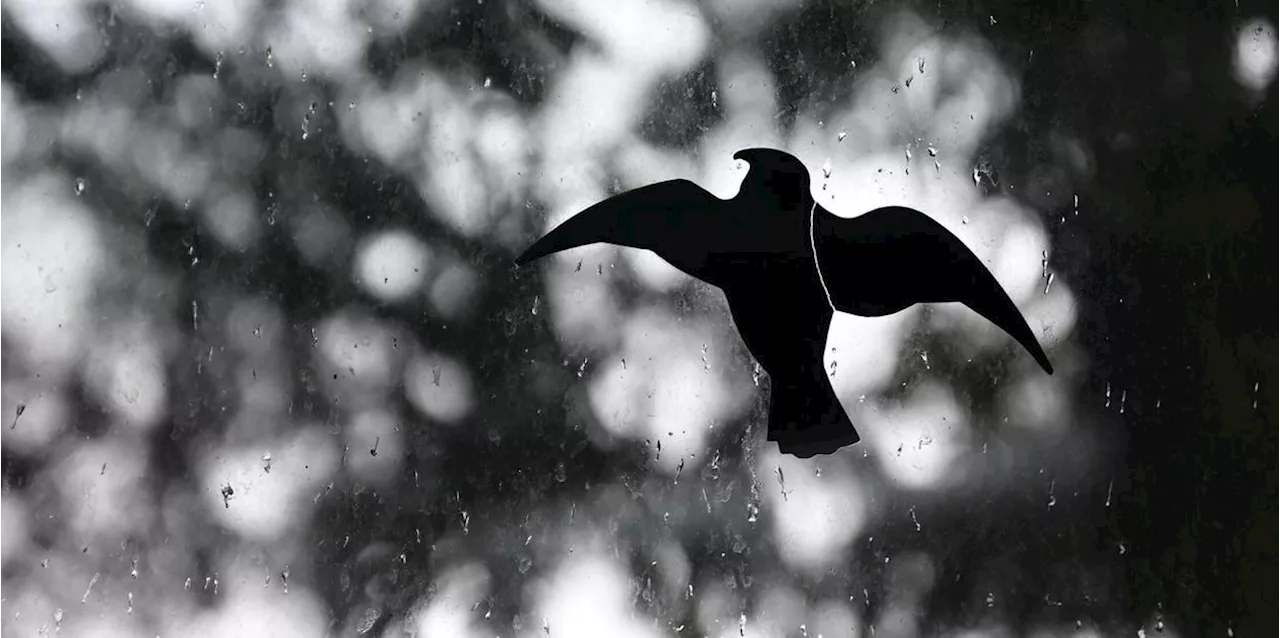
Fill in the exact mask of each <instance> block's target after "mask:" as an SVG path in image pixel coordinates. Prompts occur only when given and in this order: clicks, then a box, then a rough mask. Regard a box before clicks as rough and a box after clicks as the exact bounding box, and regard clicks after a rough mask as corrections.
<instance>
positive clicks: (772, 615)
mask: <svg viewBox="0 0 1280 638" xmlns="http://www.w3.org/2000/svg"><path fill="white" fill-rule="evenodd" d="M806 607H807V606H806V605H805V599H804V596H803V595H802V594H801V593H800V592H799V591H796V589H795V587H792V586H790V585H787V584H782V583H770V584H768V585H766V586H765V591H764V593H763V594H762V595H761V596H760V598H759V599H758V602H757V603H756V606H755V609H754V610H753V611H752V613H751V618H750V619H748V620H747V623H746V631H745V632H742V633H739V631H740V630H739V631H734V632H733V633H731V634H730V635H731V636H732V635H739V636H745V637H747V638H773V637H778V638H781V637H782V636H792V635H794V634H795V632H796V630H798V629H799V628H800V624H801V623H802V622H804V619H805V612H807V611H808V609H806ZM739 621H741V618H739ZM734 629H739V628H737V627H735V628H734Z"/></svg>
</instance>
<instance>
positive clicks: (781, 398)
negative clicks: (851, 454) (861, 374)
mask: <svg viewBox="0 0 1280 638" xmlns="http://www.w3.org/2000/svg"><path fill="white" fill-rule="evenodd" d="M769 385H770V395H771V396H770V397H769V434H768V436H767V437H766V439H767V440H769V441H777V442H778V451H780V452H782V453H783V454H791V455H793V456H796V457H799V458H802V459H806V458H809V457H811V456H814V455H816V454H831V453H833V452H835V451H836V450H839V449H840V448H842V447H844V446H846V445H853V444H854V443H857V442H858V441H859V440H860V439H861V437H859V436H858V431H857V430H856V429H854V427H853V422H852V421H850V420H849V415H848V414H847V413H845V411H844V407H843V406H841V405H840V400H839V399H838V398H837V397H836V393H835V390H834V389H833V388H832V387H831V381H830V380H829V379H828V378H827V375H826V372H825V371H824V370H823V369H822V366H821V364H819V365H817V366H815V367H814V371H813V372H812V373H810V374H796V375H789V376H788V375H778V376H774V375H771V378H770V381H769Z"/></svg>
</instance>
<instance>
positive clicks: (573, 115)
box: [539, 7, 660, 184]
mask: <svg viewBox="0 0 1280 638" xmlns="http://www.w3.org/2000/svg"><path fill="white" fill-rule="evenodd" d="M601 8H602V9H603V7H601ZM654 48H660V47H654ZM550 89H551V93H550V95H549V96H548V101H547V102H546V103H545V104H544V105H543V106H542V109H541V111H540V115H539V117H540V120H541V121H540V124H541V128H542V136H541V137H542V140H541V141H542V147H543V156H544V157H547V158H549V159H550V160H551V161H550V162H548V163H549V164H551V165H550V166H546V167H545V169H546V170H547V172H548V174H547V175H546V176H544V178H543V179H544V181H546V182H548V183H550V184H557V180H556V178H555V175H553V174H552V173H551V171H553V170H556V168H555V166H554V165H555V164H559V163H561V162H566V161H570V160H572V159H573V158H574V157H587V158H590V157H592V156H594V155H595V154H596V153H598V152H599V151H601V150H604V149H606V148H608V147H609V146H611V145H612V144H614V143H616V142H617V141H619V140H620V139H622V138H623V136H624V135H626V134H627V133H628V131H630V129H631V128H632V126H633V125H634V124H635V123H636V122H637V121H638V120H639V118H640V115H641V114H642V113H643V109H644V106H645V104H646V103H647V99H646V97H647V94H648V90H649V85H648V82H647V81H646V80H645V78H644V77H643V76H641V75H638V74H635V73H631V72H626V73H624V72H621V71H620V69H619V68H618V66H617V65H616V64H615V63H614V62H612V61H609V60H604V59H601V58H599V57H596V56H594V55H590V54H587V53H575V54H574V55H573V58H572V61H571V62H570V64H569V66H568V67H567V68H565V69H564V70H563V71H562V72H561V73H560V74H559V75H558V77H557V78H556V80H555V82H554V84H553V85H552V86H551V87H550Z"/></svg>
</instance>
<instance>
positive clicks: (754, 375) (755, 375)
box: [751, 363, 760, 388]
mask: <svg viewBox="0 0 1280 638" xmlns="http://www.w3.org/2000/svg"><path fill="white" fill-rule="evenodd" d="M751 382H752V383H754V384H755V386H756V387H757V388H758V387H760V364H759V363H756V364H753V365H752V368H751Z"/></svg>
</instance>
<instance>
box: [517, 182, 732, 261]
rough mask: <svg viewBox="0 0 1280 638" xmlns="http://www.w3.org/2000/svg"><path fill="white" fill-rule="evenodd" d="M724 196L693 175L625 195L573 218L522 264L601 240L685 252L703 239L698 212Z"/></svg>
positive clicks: (535, 247) (523, 257)
mask: <svg viewBox="0 0 1280 638" xmlns="http://www.w3.org/2000/svg"><path fill="white" fill-rule="evenodd" d="M723 203H724V200H722V199H720V198H718V197H716V196H715V195H712V194H711V193H709V192H707V191H706V190H704V189H703V188H702V187H700V186H698V185H697V184H694V183H693V182H691V181H689V180H687V179H673V180H668V181H665V182H658V183H656V184H650V185H648V186H642V187H640V188H637V189H634V190H630V191H627V192H625V193H621V194H619V195H615V196H613V197H610V198H609V199H606V200H604V201H602V202H600V203H598V204H595V205H593V206H590V207H588V208H587V209H586V210H584V211H582V212H580V213H578V214H577V215H574V216H573V217H570V218H569V219H567V220H565V221H564V222H563V223H561V224H560V225H559V226H556V227H555V228H554V229H552V230H551V232H549V233H547V234H546V235H544V236H543V237H542V238H541V239H539V240H538V241H537V242H534V244H533V245H532V246H530V247H529V248H528V249H526V250H525V251H524V253H523V254H521V255H520V256H519V257H518V258H516V264H517V265H524V264H527V263H529V262H531V261H533V260H535V259H539V258H541V257H545V256H547V255H550V254H553V253H558V252H560V251H562V250H568V249H570V248H577V247H578V246H586V245H588V244H595V243H607V244H615V245H618V246H630V247H633V248H646V249H650V250H655V251H656V252H659V254H661V253H662V252H666V251H673V252H683V251H681V250H680V244H683V243H691V242H697V241H699V237H698V236H697V235H698V233H697V231H698V230H699V229H698V226H699V223H700V218H702V216H700V215H696V213H698V212H700V211H703V210H706V209H711V208H718V207H719V206H720V205H722V204H723Z"/></svg>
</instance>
